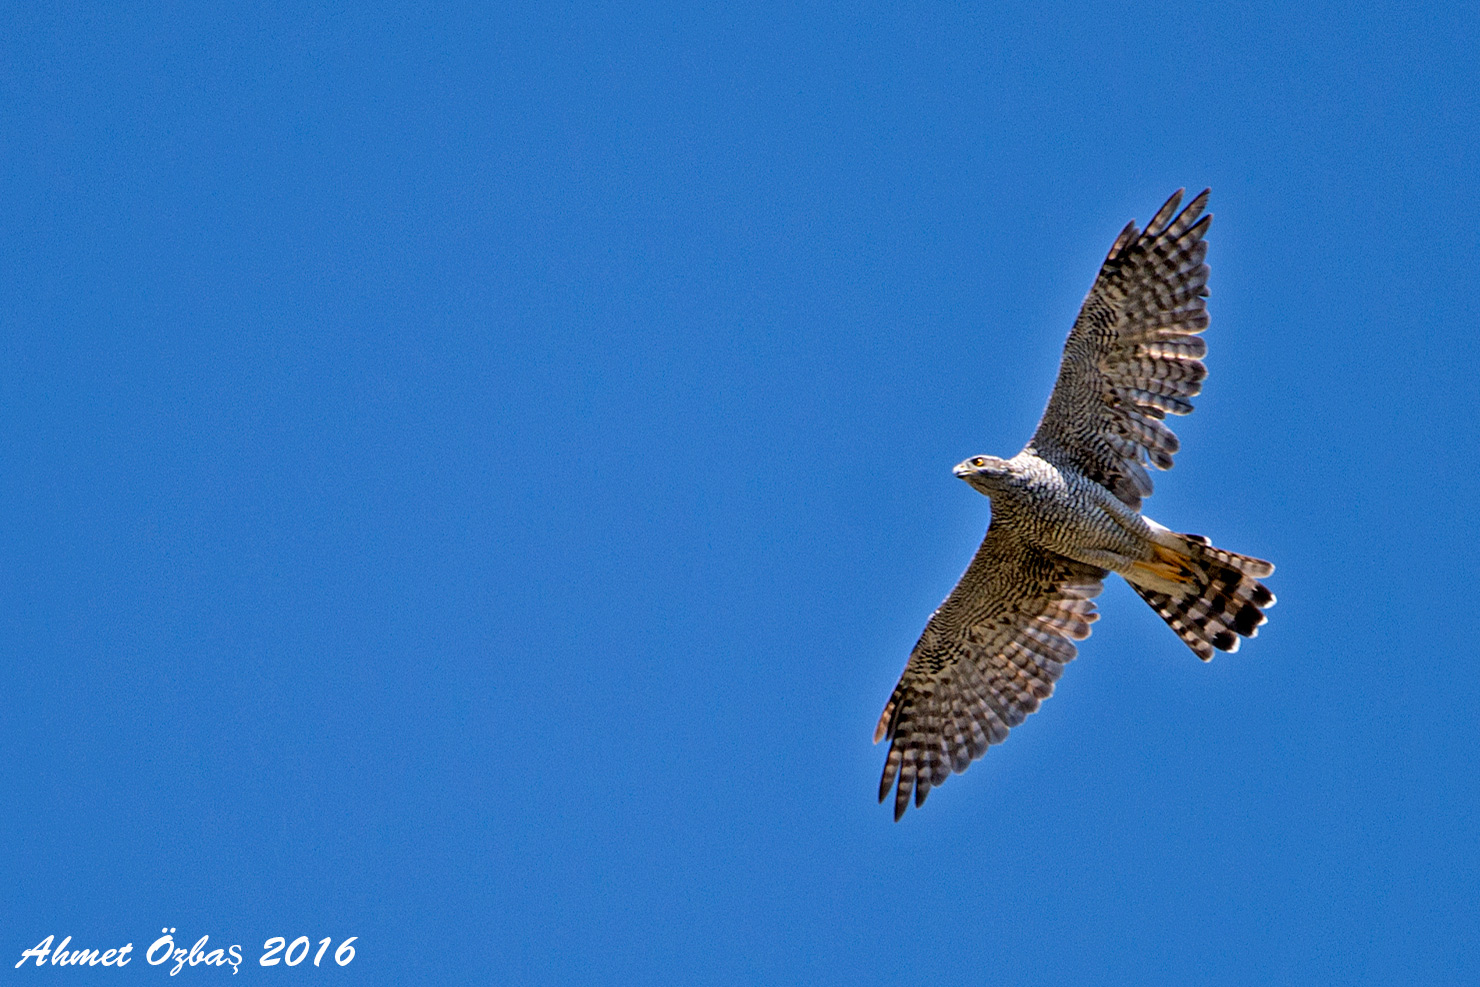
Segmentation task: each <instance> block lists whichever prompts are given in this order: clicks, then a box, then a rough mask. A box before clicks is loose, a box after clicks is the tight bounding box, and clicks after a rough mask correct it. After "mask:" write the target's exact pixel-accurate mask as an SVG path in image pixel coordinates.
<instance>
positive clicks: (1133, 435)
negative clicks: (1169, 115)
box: [1028, 189, 1213, 510]
mask: <svg viewBox="0 0 1480 987" xmlns="http://www.w3.org/2000/svg"><path fill="white" fill-rule="evenodd" d="M1181 201H1182V190H1181V189H1178V190H1177V192H1176V193H1175V194H1174V195H1173V196H1172V197H1171V198H1170V199H1168V200H1167V202H1166V205H1164V206H1162V207H1161V208H1160V209H1158V210H1157V212H1156V215H1155V216H1153V217H1152V218H1151V222H1149V223H1147V224H1146V229H1145V230H1138V229H1136V224H1135V222H1131V223H1130V224H1129V225H1128V226H1126V228H1125V229H1124V230H1123V231H1121V234H1120V236H1119V238H1117V239H1116V241H1115V245H1114V246H1112V247H1111V248H1110V254H1109V256H1108V257H1106V258H1105V263H1104V265H1103V266H1102V267H1101V268H1100V276H1099V277H1098V278H1096V279H1095V284H1094V287H1093V288H1091V289H1090V291H1089V295H1088V296H1087V297H1086V298H1085V299H1084V305H1083V306H1082V307H1081V308H1080V310H1079V318H1077V319H1076V320H1074V328H1073V330H1071V331H1070V333H1069V341H1068V342H1067V343H1065V344H1064V360H1063V363H1062V364H1061V365H1060V367H1059V379H1058V381H1057V382H1056V383H1055V384H1054V389H1053V396H1052V397H1050V398H1049V400H1048V409H1047V410H1046V411H1044V413H1043V420H1042V421H1040V422H1039V423H1038V431H1037V432H1035V433H1034V435H1033V440H1032V441H1031V442H1030V443H1028V449H1029V451H1031V452H1034V453H1036V454H1037V455H1039V456H1041V457H1042V458H1044V459H1046V460H1048V461H1049V462H1051V463H1054V464H1055V465H1058V466H1067V467H1071V468H1073V469H1076V470H1078V471H1079V472H1081V473H1083V474H1085V475H1086V476H1088V477H1090V478H1091V479H1093V480H1095V481H1096V482H1098V483H1100V484H1102V485H1104V486H1105V487H1107V488H1109V490H1110V491H1111V492H1112V493H1114V494H1115V496H1116V497H1118V498H1120V500H1121V501H1123V502H1124V503H1125V504H1127V505H1128V506H1130V507H1131V508H1133V509H1135V510H1139V509H1140V507H1141V498H1143V497H1148V496H1150V495H1151V478H1150V477H1148V476H1147V475H1146V468H1145V465H1144V464H1145V462H1146V460H1147V459H1148V458H1149V459H1150V461H1151V463H1152V465H1154V466H1156V467H1157V468H1159V469H1170V468H1171V466H1172V454H1173V453H1175V452H1176V451H1177V449H1178V448H1179V443H1178V442H1177V436H1176V435H1174V434H1173V433H1172V430H1171V429H1170V428H1168V427H1167V426H1166V425H1165V424H1164V423H1163V419H1164V418H1165V417H1166V416H1167V415H1169V414H1171V415H1185V414H1187V413H1188V412H1190V411H1192V402H1191V401H1189V400H1188V399H1189V398H1191V397H1194V396H1195V395H1196V394H1197V393H1198V392H1199V391H1201V390H1202V380H1203V378H1204V377H1206V376H1207V368H1206V367H1204V366H1203V364H1202V361H1201V359H1200V358H1201V357H1202V356H1203V355H1204V354H1205V353H1206V352H1207V344H1206V343H1204V342H1203V340H1202V338H1201V337H1200V336H1197V335H1196V334H1197V333H1200V332H1202V331H1203V330H1204V329H1206V328H1207V327H1208V313H1207V307H1206V306H1207V303H1206V302H1205V301H1204V299H1206V298H1207V296H1208V291H1207V283H1208V266H1207V265H1206V264H1204V263H1203V258H1204V257H1205V256H1206V255H1207V252H1208V245H1207V242H1206V241H1205V240H1204V239H1203V235H1204V234H1205V233H1207V231H1208V223H1209V221H1211V220H1212V218H1213V217H1212V216H1211V215H1207V216H1204V215H1203V210H1204V209H1205V208H1206V207H1207V204H1208V190H1206V189H1204V190H1203V192H1202V194H1201V195H1199V196H1198V197H1197V198H1195V199H1193V200H1192V201H1191V202H1189V203H1188V204H1187V208H1186V209H1184V210H1182V212H1181V213H1180V214H1178V213H1177V206H1178V205H1179V204H1180V203H1181ZM1174 215H1175V217H1176V218H1173V216H1174ZM1200 216H1201V217H1202V218H1201V219H1199V218H1198V217H1200Z"/></svg>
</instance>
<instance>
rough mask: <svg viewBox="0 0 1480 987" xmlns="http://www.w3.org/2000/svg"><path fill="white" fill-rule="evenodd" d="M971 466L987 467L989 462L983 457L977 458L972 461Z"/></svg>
mask: <svg viewBox="0 0 1480 987" xmlns="http://www.w3.org/2000/svg"><path fill="white" fill-rule="evenodd" d="M971 465H973V466H985V465H987V461H986V460H985V459H984V458H982V457H981V456H977V457H976V458H975V459H973V460H972V461H971Z"/></svg>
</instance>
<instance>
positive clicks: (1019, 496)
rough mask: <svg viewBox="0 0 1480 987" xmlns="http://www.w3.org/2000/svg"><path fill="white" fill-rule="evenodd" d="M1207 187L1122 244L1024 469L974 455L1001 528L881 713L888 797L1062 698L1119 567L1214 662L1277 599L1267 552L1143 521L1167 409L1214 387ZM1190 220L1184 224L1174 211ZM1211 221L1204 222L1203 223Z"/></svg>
mask: <svg viewBox="0 0 1480 987" xmlns="http://www.w3.org/2000/svg"><path fill="white" fill-rule="evenodd" d="M1207 196H1208V193H1207V192H1206V191H1204V192H1203V193H1202V194H1201V195H1199V196H1198V197H1197V198H1195V199H1194V200H1193V201H1192V202H1191V203H1189V204H1188V206H1187V208H1186V209H1185V210H1183V211H1182V212H1181V213H1180V214H1178V213H1177V211H1176V210H1177V206H1178V205H1179V204H1180V202H1181V199H1182V193H1181V192H1180V191H1179V192H1177V193H1176V194H1175V195H1173V196H1172V197H1171V199H1169V200H1168V201H1167V203H1166V204H1165V205H1164V206H1162V208H1161V209H1160V210H1158V211H1157V214H1156V215H1155V216H1154V217H1153V218H1152V220H1151V222H1149V223H1147V225H1146V229H1145V230H1144V231H1142V230H1139V229H1137V228H1136V226H1135V224H1134V223H1132V224H1130V225H1129V226H1127V227H1126V228H1125V230H1123V231H1122V232H1121V234H1120V237H1119V238H1118V239H1117V240H1116V241H1115V245H1114V246H1113V247H1111V249H1110V254H1109V256H1108V257H1107V258H1106V260H1105V264H1104V266H1103V267H1102V269H1101V271H1100V276H1099V278H1098V279H1097V280H1096V282H1095V285H1094V287H1093V288H1092V289H1091V290H1090V293H1089V296H1088V297H1087V298H1086V299H1085V302H1084V305H1083V307H1082V308H1081V310H1080V314H1079V318H1078V319H1077V320H1076V321H1075V324H1074V329H1073V331H1072V332H1071V333H1070V335H1069V340H1068V342H1067V343H1066V344H1065V347H1064V359H1063V363H1062V365H1061V367H1060V370H1059V378H1058V381H1057V383H1056V384H1055V386H1054V391H1053V395H1052V396H1051V397H1050V399H1049V403H1048V408H1047V410H1046V411H1045V412H1044V414H1043V419H1042V421H1040V422H1039V425H1038V430H1037V432H1036V433H1035V434H1034V436H1033V439H1032V441H1030V442H1029V444H1028V446H1027V447H1026V448H1025V449H1023V451H1022V452H1020V453H1018V454H1017V455H1016V456H1014V457H1012V458H1011V459H1005V460H1004V459H998V458H996V457H994V456H975V457H973V458H971V459H968V460H966V461H965V462H963V463H961V464H959V465H958V466H956V468H955V473H956V475H957V476H958V477H960V478H961V479H963V480H965V481H966V482H967V483H969V484H971V486H972V487H973V488H975V489H976V490H978V491H980V492H981V493H983V494H986V495H987V496H988V497H990V498H991V500H992V523H991V526H990V527H989V528H988V530H987V537H986V538H985V540H983V542H982V545H981V548H980V549H978V551H977V554H976V557H975V558H973V559H972V562H971V565H970V566H969V567H968V568H967V570H966V572H965V574H964V575H963V576H962V577H961V581H960V582H959V583H958V584H957V585H956V588H955V589H954V590H952V591H951V594H950V596H948V597H947V598H946V600H945V602H944V603H942V604H941V606H940V608H939V609H938V610H937V611H936V612H935V613H934V614H932V615H931V617H930V620H929V622H928V623H927V624H926V627H925V631H924V633H923V634H922V635H921V636H920V641H919V643H917V644H916V645H915V649H914V651H913V652H912V653H911V655H910V660H909V663H908V664H907V665H906V666H905V671H904V675H903V676H902V677H901V678H900V681H899V684H898V685H897V686H895V689H894V694H893V695H892V696H891V697H890V700H889V703H888V705H886V706H885V708H884V713H883V715H882V716H881V717H880V719H879V725H878V729H877V731H876V733H875V736H874V739H875V741H878V740H881V739H883V738H885V737H888V738H889V739H890V740H891V741H892V742H891V744H890V749H889V758H888V760H887V762H886V763H885V766H884V776H883V778H882V779H881V782H880V787H879V800H880V801H883V800H884V798H885V797H886V796H887V795H888V793H889V790H890V788H891V787H894V786H895V784H896V782H897V789H896V792H895V810H894V817H895V819H898V818H900V817H901V816H902V815H903V814H904V811H905V808H906V807H907V806H908V805H909V802H910V799H911V796H912V795H913V798H914V802H915V804H916V805H917V806H918V805H921V804H923V803H924V801H925V797H926V795H927V794H928V793H929V791H930V789H931V787H932V786H935V785H939V784H940V783H941V782H943V781H945V779H946V778H947V777H949V776H950V774H951V772H952V771H964V770H965V769H966V767H967V766H968V765H969V764H970V763H971V762H972V761H973V760H975V759H976V758H977V757H980V756H981V754H982V753H984V752H985V750H986V748H987V746H988V745H990V744H994V743H998V742H1000V741H1001V740H1003V739H1004V738H1005V737H1006V736H1007V731H1008V730H1009V729H1010V728H1012V727H1014V726H1016V725H1017V724H1019V723H1021V722H1022V721H1023V719H1024V718H1025V717H1026V716H1027V715H1028V714H1029V713H1031V712H1033V711H1034V710H1035V709H1037V708H1038V704H1039V702H1040V701H1041V700H1042V699H1044V698H1046V697H1047V696H1048V695H1049V694H1051V693H1052V692H1053V683H1054V682H1055V681H1056V680H1057V679H1058V677H1059V675H1060V674H1061V673H1062V671H1063V666H1064V664H1065V663H1066V662H1068V661H1069V660H1070V659H1072V658H1073V657H1074V655H1075V653H1076V652H1075V647H1074V645H1073V643H1071V642H1072V641H1076V640H1082V639H1084V638H1086V637H1088V636H1089V631H1090V624H1091V623H1092V622H1093V621H1094V620H1095V619H1096V618H1097V616H1098V615H1097V614H1096V613H1095V611H1094V604H1093V602H1092V599H1093V597H1094V596H1096V595H1097V594H1098V593H1099V592H1100V589H1101V587H1102V580H1103V578H1104V577H1105V576H1106V575H1107V574H1108V573H1110V572H1117V573H1119V574H1120V575H1122V576H1123V577H1125V579H1126V581H1128V582H1129V583H1130V584H1131V585H1132V587H1134V588H1135V590H1136V592H1137V593H1139V594H1140V595H1141V597H1142V598H1143V599H1144V600H1146V602H1147V603H1148V604H1150V605H1151V607H1152V608H1153V609H1154V610H1156V612H1157V613H1158V614H1160V615H1161V617H1162V618H1163V619H1164V620H1165V621H1166V622H1167V623H1168V624H1169V625H1170V626H1171V628H1172V629H1173V630H1174V631H1176V632H1177V634H1178V636H1179V637H1181V638H1182V640H1183V641H1184V642H1186V643H1187V645H1188V646H1189V647H1190V648H1192V650H1193V651H1194V652H1195V653H1196V654H1197V655H1198V657H1200V658H1202V659H1203V660H1207V659H1209V658H1211V657H1212V654H1213V651H1214V649H1219V650H1223V651H1235V650H1237V648H1238V641H1239V637H1240V636H1244V637H1252V636H1254V635H1255V634H1256V633H1257V630H1258V627H1259V625H1260V624H1262V623H1264V614H1263V609H1264V608H1266V607H1268V606H1271V605H1273V603H1274V596H1273V594H1271V593H1270V592H1269V590H1268V589H1267V588H1266V587H1265V586H1264V585H1263V584H1262V583H1260V582H1259V581H1258V580H1259V579H1260V578H1262V577H1264V576H1267V575H1269V574H1270V573H1271V572H1273V571H1274V566H1273V565H1271V564H1270V563H1268V562H1265V561H1263V560H1261V559H1256V558H1252V557H1250V556H1246V555H1239V554H1238V553H1236V552H1228V551H1224V550H1223V549H1218V548H1213V547H1212V546H1211V545H1209V544H1208V542H1207V539H1205V538H1202V537H1201V536H1199V535H1186V534H1179V533H1177V532H1174V531H1171V530H1169V529H1168V528H1166V527H1163V526H1162V525H1160V524H1158V523H1156V522H1155V521H1153V520H1151V519H1150V518H1148V517H1146V516H1144V515H1143V514H1142V513H1141V511H1140V508H1141V502H1142V500H1143V498H1144V497H1146V496H1149V495H1150V493H1151V480H1150V478H1149V477H1148V476H1147V474H1146V470H1145V465H1144V464H1145V463H1146V461H1147V460H1149V461H1150V462H1151V464H1152V465H1155V466H1157V467H1158V468H1161V469H1168V468H1170V467H1171V465H1172V454H1173V453H1175V452H1176V451H1177V449H1178V443H1177V438H1176V436H1175V435H1174V434H1172V432H1171V430H1170V429H1169V428H1167V427H1166V426H1165V425H1164V424H1163V420H1164V418H1165V416H1166V415H1167V414H1187V413H1189V412H1190V411H1192V404H1191V402H1190V401H1189V400H1188V399H1189V398H1191V397H1193V396H1195V395H1196V394H1197V393H1198V392H1199V390H1200V389H1201V386H1202V380H1203V378H1204V377H1205V376H1206V373H1207V371H1206V369H1205V367H1204V366H1203V364H1202V362H1201V359H1200V358H1201V357H1202V356H1203V355H1204V353H1205V352H1206V349H1207V348H1206V345H1205V344H1204V343H1203V341H1202V339H1201V338H1200V337H1199V336H1198V335H1197V333H1199V332H1201V331H1202V330H1203V329H1205V328H1206V327H1207V324H1208V319H1207V312H1206V308H1205V304H1204V301H1203V300H1204V298H1205V297H1206V295H1207V291H1206V288H1205V285H1206V283H1207V275H1208V268H1207V266H1206V265H1205V264H1203V257H1204V256H1205V254H1206V250H1207V244H1206V242H1205V241H1204V240H1203V234H1204V233H1205V232H1206V231H1207V228H1208V222H1209V220H1210V219H1211V217H1210V216H1203V215H1202V213H1203V209H1204V208H1205V206H1206V202H1207ZM1174 214H1175V218H1174ZM1200 216H1201V217H1202V218H1201V219H1199V217H1200Z"/></svg>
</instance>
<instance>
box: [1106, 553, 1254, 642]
mask: <svg viewBox="0 0 1480 987" xmlns="http://www.w3.org/2000/svg"><path fill="white" fill-rule="evenodd" d="M1180 538H1181V540H1182V545H1181V546H1179V547H1180V548H1181V549H1182V551H1179V552H1177V554H1178V555H1179V556H1181V557H1180V558H1178V559H1177V562H1178V563H1179V565H1178V568H1179V569H1180V570H1181V575H1182V576H1183V580H1184V581H1182V585H1181V586H1179V587H1178V591H1177V592H1175V593H1169V592H1165V591H1164V588H1165V587H1164V585H1163V586H1158V587H1157V588H1152V587H1150V586H1143V585H1139V584H1138V583H1136V582H1135V581H1131V586H1133V587H1134V588H1135V590H1136V592H1137V593H1139V594H1140V595H1141V599H1143V600H1145V601H1146V602H1147V603H1149V604H1150V605H1151V609H1153V610H1155V611H1156V612H1157V613H1158V614H1160V615H1161V619H1162V620H1165V621H1166V622H1167V624H1168V625H1169V626H1170V627H1171V628H1172V630H1174V631H1176V632H1177V636H1178V637H1180V638H1181V639H1182V640H1183V641H1184V642H1186V644H1187V646H1188V647H1189V648H1191V649H1192V650H1193V652H1194V653H1196V655H1197V656H1198V657H1199V658H1201V659H1202V660H1203V661H1207V660H1209V659H1210V658H1212V657H1213V651H1214V649H1217V650H1219V651H1237V650H1238V646H1239V638H1241V637H1255V636H1256V635H1258V633H1259V625H1261V624H1263V623H1264V621H1265V616H1264V611H1265V609H1266V608H1268V607H1272V606H1274V603H1275V599H1274V594H1273V593H1271V592H1270V591H1269V587H1267V586H1265V585H1264V584H1263V583H1261V582H1259V580H1260V579H1261V578H1262V577H1264V576H1268V575H1269V574H1270V573H1272V572H1274V566H1273V565H1272V564H1271V563H1269V562H1266V561H1264V560H1263V559H1256V558H1253V557H1252V556H1248V555H1240V554H1238V553H1237V552H1229V551H1226V550H1224V549H1221V548H1214V547H1213V546H1212V545H1209V544H1208V540H1207V539H1206V538H1203V537H1202V536H1201V535H1182V536H1180Z"/></svg>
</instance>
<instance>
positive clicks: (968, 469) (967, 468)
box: [951, 459, 976, 480]
mask: <svg viewBox="0 0 1480 987" xmlns="http://www.w3.org/2000/svg"><path fill="white" fill-rule="evenodd" d="M951 472H952V473H955V474H956V476H957V477H958V478H960V479H962V480H964V479H966V478H967V477H968V476H970V475H971V474H973V473H975V472H976V467H975V466H972V465H971V460H969V459H968V460H966V461H965V462H962V463H957V464H956V465H955V466H954V467H953V468H952V469H951Z"/></svg>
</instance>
